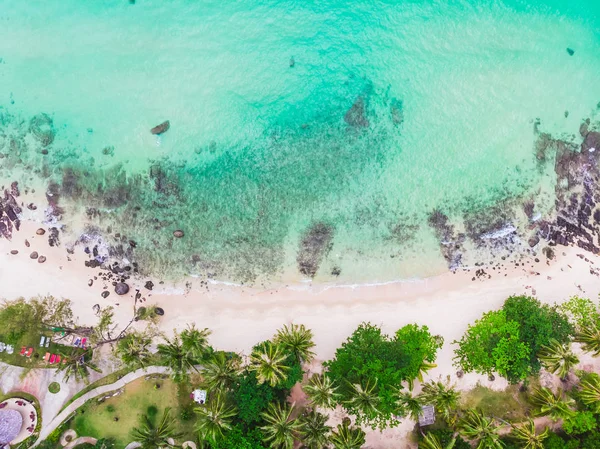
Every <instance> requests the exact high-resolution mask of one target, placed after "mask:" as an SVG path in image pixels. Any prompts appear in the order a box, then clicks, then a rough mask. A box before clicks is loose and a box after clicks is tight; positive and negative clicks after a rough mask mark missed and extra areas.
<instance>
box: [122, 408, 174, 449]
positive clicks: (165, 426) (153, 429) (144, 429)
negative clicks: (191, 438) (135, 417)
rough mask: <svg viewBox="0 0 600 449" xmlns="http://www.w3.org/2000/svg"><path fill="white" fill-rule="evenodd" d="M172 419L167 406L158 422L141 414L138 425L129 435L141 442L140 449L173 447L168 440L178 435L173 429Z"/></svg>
mask: <svg viewBox="0 0 600 449" xmlns="http://www.w3.org/2000/svg"><path fill="white" fill-rule="evenodd" d="M174 421H175V419H174V418H173V417H172V416H171V409H170V408H169V407H167V408H165V410H164V411H163V414H162V417H161V418H160V420H158V422H157V421H156V419H153V418H151V417H149V416H148V415H143V416H142V419H141V422H140V425H139V426H138V427H134V428H133V430H132V431H131V436H132V438H133V439H134V441H137V442H138V443H140V444H141V447H142V449H156V448H167V447H175V446H174V445H173V444H171V442H170V441H171V440H172V439H174V438H176V437H178V436H179V434H178V433H177V432H176V431H175V425H174Z"/></svg>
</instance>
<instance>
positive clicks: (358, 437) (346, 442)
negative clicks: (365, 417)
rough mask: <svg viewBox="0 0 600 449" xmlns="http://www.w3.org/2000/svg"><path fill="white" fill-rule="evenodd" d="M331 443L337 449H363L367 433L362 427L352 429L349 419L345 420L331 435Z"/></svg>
mask: <svg viewBox="0 0 600 449" xmlns="http://www.w3.org/2000/svg"><path fill="white" fill-rule="evenodd" d="M330 441H331V444H333V447H334V448H335V449H361V448H362V446H363V444H365V433H364V432H363V431H362V429H361V428H360V427H352V426H351V425H350V419H349V418H344V420H343V421H342V423H341V424H338V426H337V428H336V430H334V431H333V433H332V434H331V438H330Z"/></svg>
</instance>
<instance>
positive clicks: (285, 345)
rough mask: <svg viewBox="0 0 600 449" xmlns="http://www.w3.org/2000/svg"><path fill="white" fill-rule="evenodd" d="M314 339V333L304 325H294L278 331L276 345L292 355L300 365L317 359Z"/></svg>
mask: <svg viewBox="0 0 600 449" xmlns="http://www.w3.org/2000/svg"><path fill="white" fill-rule="evenodd" d="M312 338H313V333H312V331H311V330H310V329H308V328H306V327H305V326H304V324H300V325H298V324H292V325H290V326H289V327H288V326H287V325H285V326H283V328H282V329H280V330H278V331H277V335H276V336H275V341H274V343H275V344H277V345H279V346H280V347H281V349H282V350H283V352H285V353H287V354H292V355H293V356H294V358H295V359H296V361H297V362H298V363H302V362H304V363H309V362H311V361H312V359H313V358H314V357H315V353H314V352H313V351H312V348H314V347H315V344H314V342H313V340H312Z"/></svg>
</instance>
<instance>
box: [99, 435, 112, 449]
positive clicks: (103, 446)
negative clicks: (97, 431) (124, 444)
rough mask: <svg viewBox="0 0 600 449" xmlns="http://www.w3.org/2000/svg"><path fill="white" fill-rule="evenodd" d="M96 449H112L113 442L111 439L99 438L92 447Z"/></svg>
mask: <svg viewBox="0 0 600 449" xmlns="http://www.w3.org/2000/svg"><path fill="white" fill-rule="evenodd" d="M94 447H95V448H96V449H114V448H115V440H113V439H112V438H100V439H99V440H98V441H96V445H95V446H94Z"/></svg>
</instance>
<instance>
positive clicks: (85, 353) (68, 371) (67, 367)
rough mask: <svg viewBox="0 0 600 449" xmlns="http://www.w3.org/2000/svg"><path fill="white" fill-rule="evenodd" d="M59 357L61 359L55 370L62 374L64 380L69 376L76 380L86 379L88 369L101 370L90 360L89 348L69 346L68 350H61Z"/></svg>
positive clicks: (90, 352) (88, 373)
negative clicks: (82, 348)
mask: <svg viewBox="0 0 600 449" xmlns="http://www.w3.org/2000/svg"><path fill="white" fill-rule="evenodd" d="M65 349H66V348H65ZM61 357H62V361H61V362H60V363H59V364H58V366H57V368H56V372H57V373H62V374H63V377H64V380H65V382H66V381H68V380H69V379H71V378H74V379H75V380H77V381H80V380H83V381H87V379H88V377H89V375H90V371H96V372H98V373H99V372H101V371H100V369H99V368H98V367H97V366H96V364H95V363H94V362H92V351H91V350H81V349H80V348H70V349H69V350H68V351H63V352H62V354H61Z"/></svg>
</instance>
